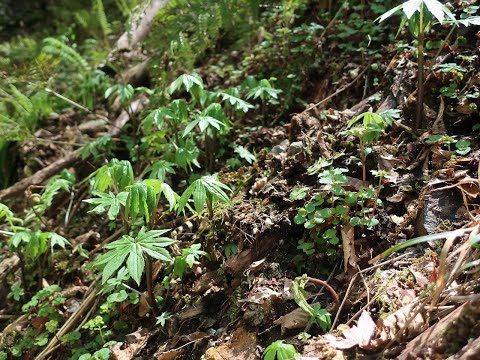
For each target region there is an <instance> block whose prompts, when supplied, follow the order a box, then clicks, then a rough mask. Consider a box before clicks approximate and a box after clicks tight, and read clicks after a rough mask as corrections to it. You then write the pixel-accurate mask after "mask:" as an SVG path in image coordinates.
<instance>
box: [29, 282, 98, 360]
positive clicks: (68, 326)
mask: <svg viewBox="0 0 480 360" xmlns="http://www.w3.org/2000/svg"><path fill="white" fill-rule="evenodd" d="M96 283H97V282H96V281H94V282H93V283H92V285H90V287H89V289H88V292H89V294H88V296H87V297H86V298H85V300H83V302H82V304H81V305H80V307H79V308H78V309H77V311H75V312H74V313H73V314H72V316H70V317H69V318H68V320H67V321H66V322H65V324H63V326H62V327H61V328H60V330H58V332H57V333H56V334H55V336H54V337H53V338H52V339H51V340H50V342H49V343H48V345H47V346H46V347H45V349H43V351H42V352H41V353H40V354H38V356H37V357H36V358H35V360H42V359H46V358H47V356H48V355H50V354H51V353H52V352H53V351H54V350H55V349H56V348H57V345H58V344H59V343H60V339H61V338H62V336H64V335H66V334H67V333H69V332H70V331H71V330H72V329H73V328H74V327H75V325H76V324H77V323H78V322H79V321H80V320H81V319H82V318H83V316H84V315H85V314H86V313H88V311H89V310H90V308H91V307H92V305H93V303H94V302H95V300H96V299H97V292H96V291H95V286H96Z"/></svg>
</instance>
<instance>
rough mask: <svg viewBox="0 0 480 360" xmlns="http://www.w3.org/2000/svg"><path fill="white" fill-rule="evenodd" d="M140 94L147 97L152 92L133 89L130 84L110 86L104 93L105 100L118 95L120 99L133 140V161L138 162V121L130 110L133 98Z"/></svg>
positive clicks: (143, 89)
mask: <svg viewBox="0 0 480 360" xmlns="http://www.w3.org/2000/svg"><path fill="white" fill-rule="evenodd" d="M140 93H146V94H148V95H152V94H153V91H152V90H150V89H148V88H146V87H137V88H134V87H133V86H132V85H130V84H125V85H123V84H115V85H113V86H110V87H109V88H108V89H107V90H106V91H105V99H108V98H109V97H110V96H112V95H113V94H118V97H119V99H120V103H121V105H122V108H123V110H124V111H125V112H126V113H127V115H128V118H129V120H130V123H131V125H132V138H133V145H134V148H135V152H134V155H135V160H138V158H139V153H138V141H139V139H138V133H139V131H140V121H139V119H138V116H137V115H136V113H135V112H134V110H133V108H132V102H133V100H134V99H135V96H136V95H138V94H140Z"/></svg>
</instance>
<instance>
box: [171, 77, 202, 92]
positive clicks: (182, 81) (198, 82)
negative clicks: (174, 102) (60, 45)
mask: <svg viewBox="0 0 480 360" xmlns="http://www.w3.org/2000/svg"><path fill="white" fill-rule="evenodd" d="M182 85H183V86H184V87H185V90H187V91H188V92H190V89H192V88H195V87H197V89H195V90H199V89H200V90H201V89H203V81H202V79H201V78H200V76H198V75H197V74H193V75H190V74H183V75H180V76H179V77H178V78H177V79H176V80H175V81H174V82H172V83H171V85H170V86H169V88H168V92H169V93H170V94H173V93H174V92H175V91H177V90H178V89H180V88H181V87H182Z"/></svg>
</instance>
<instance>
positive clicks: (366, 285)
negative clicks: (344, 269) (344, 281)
mask: <svg viewBox="0 0 480 360" xmlns="http://www.w3.org/2000/svg"><path fill="white" fill-rule="evenodd" d="M357 269H358V273H359V274H360V277H361V278H362V281H363V285H364V286H365V291H366V292H367V305H368V304H369V303H370V289H369V288H368V284H367V280H365V276H363V273H362V269H360V266H358V265H357Z"/></svg>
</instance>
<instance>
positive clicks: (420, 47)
mask: <svg viewBox="0 0 480 360" xmlns="http://www.w3.org/2000/svg"><path fill="white" fill-rule="evenodd" d="M423 15H424V13H423V3H422V4H421V5H420V23H419V31H418V39H417V41H418V79H417V80H418V85H417V88H418V96H417V119H416V123H415V125H416V128H417V130H418V129H420V128H421V127H423V75H424V69H423V64H424V57H423V42H424V37H425V32H424V28H423V20H424V19H423Z"/></svg>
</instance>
